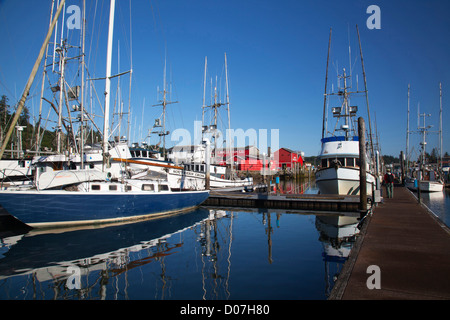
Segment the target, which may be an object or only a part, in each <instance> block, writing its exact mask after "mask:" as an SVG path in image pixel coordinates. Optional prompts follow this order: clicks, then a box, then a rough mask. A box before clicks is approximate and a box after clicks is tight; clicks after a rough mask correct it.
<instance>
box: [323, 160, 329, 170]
mask: <svg viewBox="0 0 450 320" xmlns="http://www.w3.org/2000/svg"><path fill="white" fill-rule="evenodd" d="M322 168H328V159H322Z"/></svg>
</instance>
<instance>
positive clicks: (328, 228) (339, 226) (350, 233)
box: [316, 215, 359, 297]
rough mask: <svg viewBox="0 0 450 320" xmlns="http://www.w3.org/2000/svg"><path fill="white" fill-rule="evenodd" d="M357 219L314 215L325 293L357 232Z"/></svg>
mask: <svg viewBox="0 0 450 320" xmlns="http://www.w3.org/2000/svg"><path fill="white" fill-rule="evenodd" d="M358 225H359V219H358V217H356V216H354V217H352V216H319V215H318V216H316V228H317V230H319V232H320V238H319V240H320V242H321V243H322V245H323V261H324V263H325V277H326V278H325V293H326V295H327V297H328V296H329V295H330V293H331V289H332V288H333V286H334V283H335V281H336V280H337V277H338V275H339V273H340V272H341V270H342V267H343V265H344V263H345V261H346V260H347V259H348V256H349V254H350V251H351V249H352V247H353V244H354V242H355V237H356V235H357V234H358V233H359V228H358Z"/></svg>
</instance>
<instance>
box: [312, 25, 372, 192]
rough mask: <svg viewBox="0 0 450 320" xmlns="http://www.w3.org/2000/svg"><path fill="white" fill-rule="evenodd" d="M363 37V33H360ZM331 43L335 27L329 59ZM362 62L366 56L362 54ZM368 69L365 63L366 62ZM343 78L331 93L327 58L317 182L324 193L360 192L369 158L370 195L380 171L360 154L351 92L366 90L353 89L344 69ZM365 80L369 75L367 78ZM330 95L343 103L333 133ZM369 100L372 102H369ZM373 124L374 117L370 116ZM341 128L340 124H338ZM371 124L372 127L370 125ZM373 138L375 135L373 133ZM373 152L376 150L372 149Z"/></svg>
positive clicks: (338, 108)
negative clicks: (328, 114) (328, 109)
mask: <svg viewBox="0 0 450 320" xmlns="http://www.w3.org/2000/svg"><path fill="white" fill-rule="evenodd" d="M358 36H359V33H358ZM330 44H331V30H330V40H329V48H328V59H329V53H330ZM361 61H362V56H361ZM363 72H364V65H363ZM338 78H339V79H342V80H343V83H344V85H343V87H341V88H339V89H338V92H336V93H330V94H328V93H327V89H326V88H327V81H328V60H327V75H326V80H325V83H326V84H325V94H324V119H323V130H322V140H321V142H322V149H321V152H320V155H319V158H320V167H319V168H318V169H317V171H316V174H315V175H316V183H317V186H318V188H319V192H320V194H339V195H357V194H359V189H360V176H359V173H360V169H359V166H360V157H366V161H365V163H366V165H367V168H366V172H367V194H368V195H371V194H372V190H373V189H374V188H375V185H376V178H375V177H376V174H375V172H374V170H373V169H374V166H373V161H372V157H370V156H369V155H367V154H365V155H360V154H359V141H358V140H359V139H358V134H357V125H355V123H354V118H355V117H356V115H357V111H358V107H357V106H351V105H350V104H349V102H350V94H352V93H364V92H365V93H366V99H367V90H365V91H355V92H351V91H349V89H350V86H348V84H347V79H349V78H350V76H349V75H347V74H346V70H345V69H343V74H342V75H341V76H338ZM364 79H365V77H364ZM329 95H337V96H338V97H339V98H340V101H341V106H340V107H333V108H332V113H333V117H334V118H336V124H335V126H334V130H333V131H332V132H326V131H327V130H326V128H327V124H326V120H327V119H326V106H327V97H328V96H329ZM367 102H368V101H367ZM369 123H370V118H369ZM339 124H341V125H340V127H338V125H339ZM369 127H370V126H369ZM369 137H370V139H371V134H370V135H369ZM369 151H372V150H369Z"/></svg>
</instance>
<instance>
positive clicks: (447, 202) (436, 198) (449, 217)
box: [394, 188, 450, 227]
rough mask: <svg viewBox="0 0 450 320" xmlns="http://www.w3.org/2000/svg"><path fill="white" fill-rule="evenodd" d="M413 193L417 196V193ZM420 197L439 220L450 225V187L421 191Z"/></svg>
mask: <svg viewBox="0 0 450 320" xmlns="http://www.w3.org/2000/svg"><path fill="white" fill-rule="evenodd" d="M413 194H414V195H415V196H416V198H417V193H413ZM394 196H395V195H394ZM420 199H421V201H422V203H423V204H424V205H425V206H426V207H427V208H428V209H429V210H431V211H432V213H433V214H434V215H435V216H436V217H437V218H438V219H439V220H441V221H442V222H443V223H444V224H445V225H446V226H447V227H450V188H445V189H444V191H442V192H430V193H421V195H420Z"/></svg>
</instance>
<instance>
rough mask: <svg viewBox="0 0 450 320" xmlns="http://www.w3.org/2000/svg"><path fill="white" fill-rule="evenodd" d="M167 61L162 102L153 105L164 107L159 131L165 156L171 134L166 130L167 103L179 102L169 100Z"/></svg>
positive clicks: (165, 63)
mask: <svg viewBox="0 0 450 320" xmlns="http://www.w3.org/2000/svg"><path fill="white" fill-rule="evenodd" d="M166 65H167V62H166V59H165V60H164V77H163V81H164V84H163V100H162V101H161V103H160V104H156V105H153V106H162V107H163V112H162V117H163V123H162V131H159V136H160V137H162V139H163V150H164V151H163V157H164V158H165V157H166V136H167V135H168V134H169V132H168V131H166V109H167V105H168V104H172V103H178V101H174V102H172V101H167V93H169V92H168V91H167V80H166V69H167V67H166Z"/></svg>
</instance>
